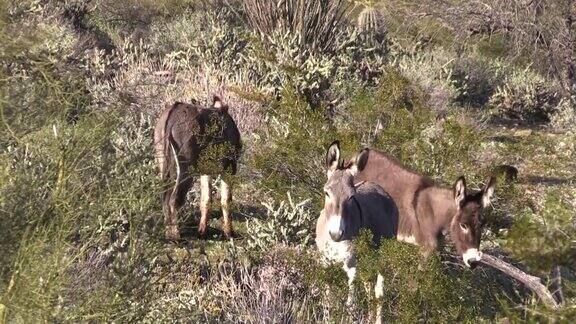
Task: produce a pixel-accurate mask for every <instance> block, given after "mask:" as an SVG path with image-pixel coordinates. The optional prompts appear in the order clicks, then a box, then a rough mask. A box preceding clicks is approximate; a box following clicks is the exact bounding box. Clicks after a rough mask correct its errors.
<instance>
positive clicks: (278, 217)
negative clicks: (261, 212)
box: [246, 192, 317, 252]
mask: <svg viewBox="0 0 576 324" xmlns="http://www.w3.org/2000/svg"><path fill="white" fill-rule="evenodd" d="M287 196H288V201H286V200H282V201H280V203H279V204H278V205H277V206H276V205H275V204H273V203H266V202H264V203H263V205H264V207H265V208H266V216H265V218H264V219H257V218H253V219H250V220H248V221H247V223H246V229H247V236H248V248H249V249H256V250H257V251H260V252H262V251H266V250H268V249H270V248H271V247H272V246H275V245H278V244H281V245H296V246H297V247H301V248H303V247H307V246H308V245H309V244H310V243H311V241H312V233H313V229H314V224H315V221H316V218H317V216H316V214H315V213H313V212H312V211H311V210H310V206H309V202H310V201H309V200H304V201H301V202H298V203H295V202H294V201H293V200H292V196H291V195H290V193H289V192H288V193H287Z"/></svg>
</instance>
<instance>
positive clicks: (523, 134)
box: [514, 129, 532, 137]
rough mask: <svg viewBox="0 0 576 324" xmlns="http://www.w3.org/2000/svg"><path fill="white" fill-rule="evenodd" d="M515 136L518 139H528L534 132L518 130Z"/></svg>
mask: <svg viewBox="0 0 576 324" xmlns="http://www.w3.org/2000/svg"><path fill="white" fill-rule="evenodd" d="M514 135H515V136H518V137H527V136H530V135H532V130H531V129H521V130H517V131H516V132H514Z"/></svg>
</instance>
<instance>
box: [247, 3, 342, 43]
mask: <svg viewBox="0 0 576 324" xmlns="http://www.w3.org/2000/svg"><path fill="white" fill-rule="evenodd" d="M243 9H244V14H245V15H246V18H247V21H248V23H249V25H250V26H251V27H252V28H253V29H254V30H256V31H257V32H258V33H259V34H260V36H261V37H263V38H266V37H269V36H270V35H273V34H274V32H277V31H280V32H281V33H282V34H286V33H288V34H290V35H292V36H293V37H295V38H296V46H297V47H299V48H308V49H309V50H312V51H321V52H334V51H336V50H337V48H338V45H339V44H338V42H337V37H338V34H339V33H341V32H342V31H343V30H345V29H346V27H347V24H348V22H347V19H346V18H347V14H348V9H349V4H348V3H347V2H346V1H342V0H336V1H326V0H313V1H302V0H288V1H277V0H265V1H245V2H244V3H243Z"/></svg>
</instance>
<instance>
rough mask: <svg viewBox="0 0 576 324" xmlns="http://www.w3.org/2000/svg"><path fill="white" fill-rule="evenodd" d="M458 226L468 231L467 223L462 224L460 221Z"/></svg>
mask: <svg viewBox="0 0 576 324" xmlns="http://www.w3.org/2000/svg"><path fill="white" fill-rule="evenodd" d="M460 228H461V229H462V230H463V231H468V225H466V224H464V223H460Z"/></svg>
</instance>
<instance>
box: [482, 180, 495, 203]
mask: <svg viewBox="0 0 576 324" xmlns="http://www.w3.org/2000/svg"><path fill="white" fill-rule="evenodd" d="M495 187H496V177H494V176H492V177H490V179H488V182H487V183H486V186H485V187H484V189H482V207H484V208H486V207H488V205H490V202H491V201H492V196H493V195H494V188H495Z"/></svg>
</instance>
